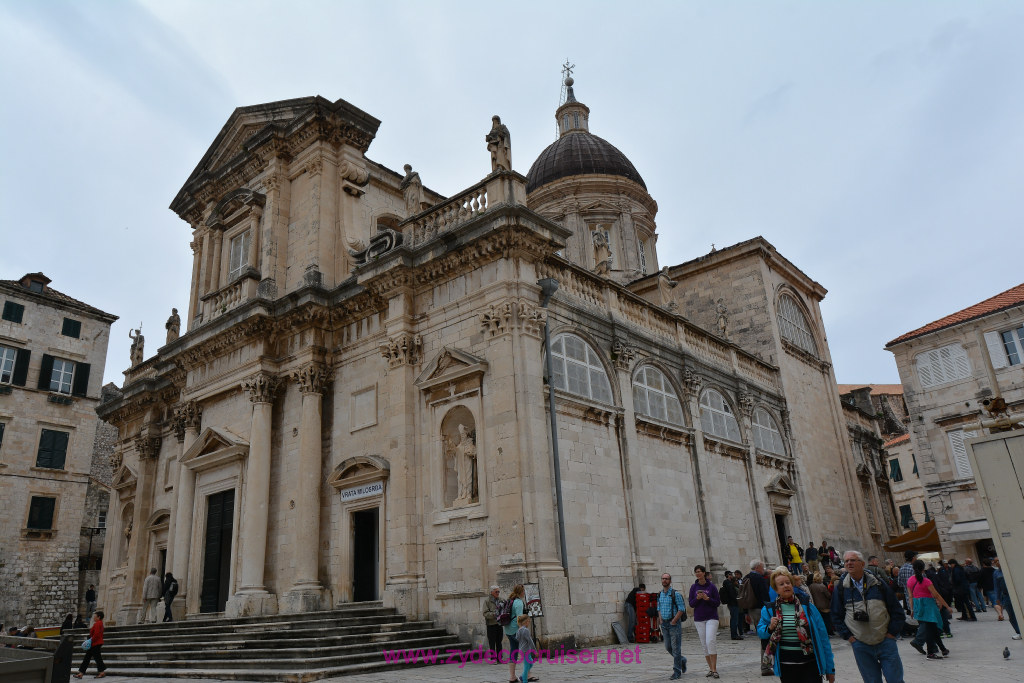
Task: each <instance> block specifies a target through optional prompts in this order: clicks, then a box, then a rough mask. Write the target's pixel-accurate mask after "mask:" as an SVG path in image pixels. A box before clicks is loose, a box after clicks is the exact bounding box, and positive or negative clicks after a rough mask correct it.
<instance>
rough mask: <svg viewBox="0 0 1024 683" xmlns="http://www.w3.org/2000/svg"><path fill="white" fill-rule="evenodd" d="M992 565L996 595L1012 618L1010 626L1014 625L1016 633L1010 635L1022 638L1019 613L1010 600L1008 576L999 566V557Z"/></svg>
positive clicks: (1015, 638)
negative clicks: (1018, 620) (1007, 585)
mask: <svg viewBox="0 0 1024 683" xmlns="http://www.w3.org/2000/svg"><path fill="white" fill-rule="evenodd" d="M992 565H993V566H994V567H995V570H996V572H995V574H994V576H993V581H994V582H995V586H996V595H997V596H999V602H1000V603H1001V604H1002V606H1003V611H1004V612H1006V617H1007V618H1008V619H1009V620H1010V626H1012V627H1013V631H1014V634H1013V635H1012V636H1010V637H1011V638H1012V639H1013V640H1020V626H1018V625H1017V615H1016V613H1014V611H1013V603H1012V602H1010V591H1009V589H1008V588H1007V587H1006V577H1005V576H1003V568H1002V567H1001V566H999V558H998V557H993V558H992Z"/></svg>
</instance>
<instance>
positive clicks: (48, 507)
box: [28, 496, 57, 530]
mask: <svg viewBox="0 0 1024 683" xmlns="http://www.w3.org/2000/svg"><path fill="white" fill-rule="evenodd" d="M56 503H57V499H56V498H43V497H40V496H32V507H30V508H29V511H28V528H29V529H43V530H46V529H52V528H53V509H54V507H55V505H56Z"/></svg>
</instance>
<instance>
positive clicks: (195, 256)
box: [185, 228, 203, 330]
mask: <svg viewBox="0 0 1024 683" xmlns="http://www.w3.org/2000/svg"><path fill="white" fill-rule="evenodd" d="M202 239H203V238H202V236H201V235H200V234H199V230H198V228H197V229H193V230H192V241H191V242H189V245H188V246H189V247H190V248H191V249H192V289H191V291H190V292H189V296H188V317H187V318H186V320H185V322H186V323H187V324H188V329H189V330H191V329H192V328H193V327H195V322H194V321H195V317H196V315H197V314H198V313H199V297H200V295H201V294H202V291H201V290H202V284H201V283H200V273H201V272H202V265H203V264H202V258H203V252H202Z"/></svg>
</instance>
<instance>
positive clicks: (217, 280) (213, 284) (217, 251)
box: [210, 228, 224, 292]
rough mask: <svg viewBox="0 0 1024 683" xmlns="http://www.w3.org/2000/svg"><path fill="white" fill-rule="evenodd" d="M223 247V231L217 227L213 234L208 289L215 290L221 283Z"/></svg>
mask: <svg viewBox="0 0 1024 683" xmlns="http://www.w3.org/2000/svg"><path fill="white" fill-rule="evenodd" d="M223 248H224V231H223V230H221V229H219V228H218V229H217V230H216V232H215V233H214V235H213V271H212V272H211V273H210V291H211V292H216V291H217V290H219V289H220V285H221V272H222V271H223V267H222V265H221V261H222V260H223V259H222V258H221V256H222V252H223Z"/></svg>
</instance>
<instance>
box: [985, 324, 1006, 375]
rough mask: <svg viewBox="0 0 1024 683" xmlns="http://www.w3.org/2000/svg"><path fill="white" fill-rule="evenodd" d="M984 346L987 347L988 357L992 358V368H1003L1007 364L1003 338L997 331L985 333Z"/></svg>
mask: <svg viewBox="0 0 1024 683" xmlns="http://www.w3.org/2000/svg"><path fill="white" fill-rule="evenodd" d="M985 346H987V347H988V357H989V358H991V359H992V367H993V368H994V369H996V370H998V369H1000V368H1005V367H1006V366H1007V365H1008V364H1009V363H1007V360H1006V349H1004V348H1003V339H1002V337H1001V336H1000V335H999V333H998V332H986V333H985Z"/></svg>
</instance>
